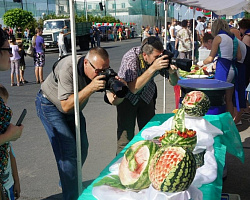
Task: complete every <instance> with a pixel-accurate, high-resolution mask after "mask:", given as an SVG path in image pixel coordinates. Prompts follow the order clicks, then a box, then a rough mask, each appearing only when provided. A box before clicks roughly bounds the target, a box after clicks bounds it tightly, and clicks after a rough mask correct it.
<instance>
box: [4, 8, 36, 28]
mask: <svg viewBox="0 0 250 200" xmlns="http://www.w3.org/2000/svg"><path fill="white" fill-rule="evenodd" d="M3 21H4V24H6V25H7V26H10V27H12V28H14V27H21V28H22V29H23V28H25V27H26V26H27V25H28V24H30V22H34V17H33V14H32V12H29V11H26V10H22V9H20V8H14V9H11V10H8V11H7V12H6V13H5V14H4V15H3Z"/></svg>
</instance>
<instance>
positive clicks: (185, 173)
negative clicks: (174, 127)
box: [148, 146, 196, 193]
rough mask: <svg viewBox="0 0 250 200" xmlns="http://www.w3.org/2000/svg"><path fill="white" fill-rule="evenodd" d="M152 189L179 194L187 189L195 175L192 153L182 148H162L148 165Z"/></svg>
mask: <svg viewBox="0 0 250 200" xmlns="http://www.w3.org/2000/svg"><path fill="white" fill-rule="evenodd" d="M148 173H149V178H150V180H151V182H152V185H153V187H154V188H155V189H156V190H159V191H162V192H171V193H173V192H181V191H185V190H187V189H188V188H189V186H190V185H191V183H192V182H193V179H194V177H195V173H196V163H195V158H194V155H193V153H192V152H191V151H190V150H189V149H184V148H182V147H172V146H163V147H161V148H160V149H159V150H158V151H157V152H156V153H155V155H154V157H153V159H152V160H151V161H150V165H149V171H148Z"/></svg>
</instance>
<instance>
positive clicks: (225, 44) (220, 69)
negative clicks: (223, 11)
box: [197, 19, 242, 117]
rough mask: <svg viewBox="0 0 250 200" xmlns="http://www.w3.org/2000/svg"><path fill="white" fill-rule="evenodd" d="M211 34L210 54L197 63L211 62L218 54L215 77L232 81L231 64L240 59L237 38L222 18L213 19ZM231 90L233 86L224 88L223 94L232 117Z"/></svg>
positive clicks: (232, 69) (232, 90) (205, 63)
mask: <svg viewBox="0 0 250 200" xmlns="http://www.w3.org/2000/svg"><path fill="white" fill-rule="evenodd" d="M212 35H213V36H214V37H215V38H214V40H213V43H212V48H211V52H210V55H209V56H208V57H207V58H206V59H205V60H204V61H199V62H198V63H197V65H199V66H203V65H207V64H209V63H211V62H213V60H214V57H215V56H216V55H217V54H218V60H217V62H216V71H215V79H217V80H221V81H226V82H230V83H232V81H234V80H235V81H236V79H234V78H235V73H234V68H235V67H234V66H232V65H233V64H234V62H233V61H234V60H236V61H239V60H241V59H242V55H241V51H240V46H239V45H238V44H237V43H238V42H237V38H235V36H234V35H233V34H232V33H231V32H230V29H229V26H228V24H227V22H226V21H225V20H222V19H217V20H215V21H214V23H213V26H212ZM234 44H235V45H234ZM236 44H237V45H236ZM233 92H234V88H232V89H228V90H226V94H225V102H226V110H227V111H228V112H230V114H231V115H232V117H233V116H234V106H233V101H232V100H233ZM235 99H236V98H235ZM236 100H238V99H236Z"/></svg>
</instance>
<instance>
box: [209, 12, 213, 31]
mask: <svg viewBox="0 0 250 200" xmlns="http://www.w3.org/2000/svg"><path fill="white" fill-rule="evenodd" d="M212 25H213V11H211V26H210V27H211V29H212Z"/></svg>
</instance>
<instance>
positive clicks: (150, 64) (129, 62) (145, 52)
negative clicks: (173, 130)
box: [117, 36, 178, 154]
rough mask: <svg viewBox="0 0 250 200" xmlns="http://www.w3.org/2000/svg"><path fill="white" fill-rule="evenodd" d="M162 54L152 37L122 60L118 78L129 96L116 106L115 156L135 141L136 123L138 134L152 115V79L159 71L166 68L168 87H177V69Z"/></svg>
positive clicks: (155, 39) (153, 97)
mask: <svg viewBox="0 0 250 200" xmlns="http://www.w3.org/2000/svg"><path fill="white" fill-rule="evenodd" d="M163 50H164V49H163V44H162V42H160V41H159V40H158V39H157V38H155V37H153V36H151V37H148V38H146V39H144V40H143V42H142V46H139V47H133V48H132V49H130V50H129V51H128V52H127V53H126V54H125V55H124V56H123V58H122V61H121V66H120V69H119V72H118V76H119V77H121V78H122V79H124V80H125V81H126V82H127V84H128V87H129V89H130V92H129V93H128V94H127V95H126V97H125V98H124V100H123V102H122V103H121V104H119V105H118V106H117V123H118V127H117V154H118V153H119V152H120V151H121V150H122V149H123V148H124V147H125V146H126V145H127V143H128V142H129V141H130V140H132V138H133V137H134V130H135V122H136V119H137V124H138V127H139V130H141V129H142V128H143V127H144V126H145V125H146V124H147V122H148V121H149V120H150V119H151V118H152V117H153V116H154V115H155V99H156V95H157V93H156V85H155V82H154V77H155V76H156V75H157V74H159V70H161V69H165V68H166V70H167V72H168V73H167V74H169V82H170V84H171V85H173V86H174V85H176V84H177V81H178V76H177V73H176V69H177V68H176V67H175V66H174V65H170V64H169V60H168V59H167V57H168V56H167V55H163Z"/></svg>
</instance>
